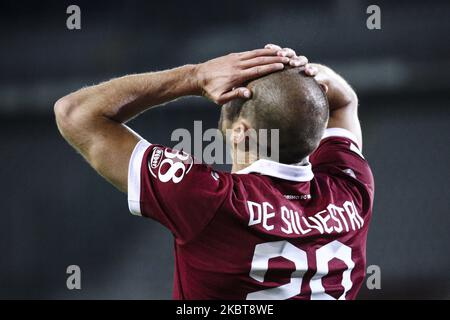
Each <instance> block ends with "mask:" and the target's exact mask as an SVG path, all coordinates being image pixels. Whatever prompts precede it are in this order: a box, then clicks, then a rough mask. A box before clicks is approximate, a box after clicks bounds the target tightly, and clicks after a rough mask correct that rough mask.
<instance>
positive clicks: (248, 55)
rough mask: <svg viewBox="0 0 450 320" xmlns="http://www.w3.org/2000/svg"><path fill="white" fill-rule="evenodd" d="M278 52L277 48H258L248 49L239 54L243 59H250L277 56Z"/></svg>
mask: <svg viewBox="0 0 450 320" xmlns="http://www.w3.org/2000/svg"><path fill="white" fill-rule="evenodd" d="M277 53H278V50H275V49H256V50H252V51H246V52H242V53H241V54H239V57H240V58H241V60H249V59H253V58H256V57H261V56H276V55H277Z"/></svg>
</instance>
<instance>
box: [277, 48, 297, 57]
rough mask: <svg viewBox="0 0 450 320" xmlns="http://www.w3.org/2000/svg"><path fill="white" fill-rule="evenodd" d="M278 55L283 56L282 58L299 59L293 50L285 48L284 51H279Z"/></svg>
mask: <svg viewBox="0 0 450 320" xmlns="http://www.w3.org/2000/svg"><path fill="white" fill-rule="evenodd" d="M277 55H279V56H282V57H288V58H295V57H297V54H296V53H295V51H294V50H292V49H291V48H284V49H282V50H279V51H278V52H277Z"/></svg>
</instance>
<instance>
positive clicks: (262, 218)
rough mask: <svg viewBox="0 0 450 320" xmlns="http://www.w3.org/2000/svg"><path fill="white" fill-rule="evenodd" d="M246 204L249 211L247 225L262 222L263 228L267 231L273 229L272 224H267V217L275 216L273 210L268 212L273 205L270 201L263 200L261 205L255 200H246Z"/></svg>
mask: <svg viewBox="0 0 450 320" xmlns="http://www.w3.org/2000/svg"><path fill="white" fill-rule="evenodd" d="M247 205H248V210H249V213H250V220H249V222H248V225H249V226H254V225H257V224H260V223H261V222H262V225H263V227H264V229H266V230H267V231H270V230H273V228H274V225H272V224H269V219H272V218H273V217H275V212H269V211H271V210H273V206H272V205H271V204H270V203H268V202H263V203H262V205H261V204H259V203H256V202H252V201H247ZM269 209H270V210H269Z"/></svg>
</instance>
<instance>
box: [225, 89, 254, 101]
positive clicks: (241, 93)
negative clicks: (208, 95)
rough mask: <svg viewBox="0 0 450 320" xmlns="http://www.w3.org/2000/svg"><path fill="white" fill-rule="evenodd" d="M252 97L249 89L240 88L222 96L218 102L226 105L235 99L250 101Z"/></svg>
mask: <svg viewBox="0 0 450 320" xmlns="http://www.w3.org/2000/svg"><path fill="white" fill-rule="evenodd" d="M251 96H252V92H251V91H250V90H249V89H247V88H245V87H240V88H235V89H233V90H231V91H229V92H226V93H224V94H222V95H221V96H220V97H219V99H218V101H217V102H218V103H219V104H225V103H227V102H229V101H231V100H234V99H249V98H250V97H251Z"/></svg>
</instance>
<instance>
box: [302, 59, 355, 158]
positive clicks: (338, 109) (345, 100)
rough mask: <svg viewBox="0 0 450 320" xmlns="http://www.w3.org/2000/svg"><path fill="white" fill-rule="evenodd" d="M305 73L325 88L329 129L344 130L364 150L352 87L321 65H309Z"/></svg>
mask: <svg viewBox="0 0 450 320" xmlns="http://www.w3.org/2000/svg"><path fill="white" fill-rule="evenodd" d="M305 72H306V73H307V74H309V75H311V76H314V78H315V79H316V80H317V82H319V83H320V84H321V85H323V86H324V89H325V90H326V92H327V97H328V103H329V105H330V120H329V121H328V128H343V129H346V130H348V131H350V132H351V133H353V135H354V136H355V137H356V139H357V140H358V141H355V142H357V143H358V144H359V147H360V149H362V133H361V125H360V123H359V119H358V97H357V95H356V93H355V91H354V90H353V89H352V87H351V86H350V85H349V84H348V83H347V82H346V81H345V80H344V78H342V77H341V76H340V75H338V74H337V73H336V72H334V71H333V70H331V69H330V68H328V67H326V66H323V65H320V64H312V63H311V64H308V65H307V66H306V67H305Z"/></svg>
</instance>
